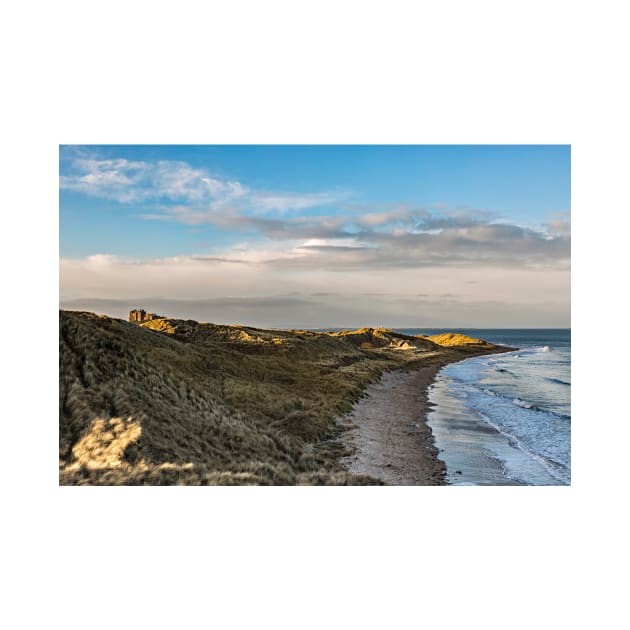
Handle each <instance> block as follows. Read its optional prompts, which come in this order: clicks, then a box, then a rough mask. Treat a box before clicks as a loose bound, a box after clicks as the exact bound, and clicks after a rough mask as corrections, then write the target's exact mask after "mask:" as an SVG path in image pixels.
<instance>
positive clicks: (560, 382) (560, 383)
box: [547, 378, 571, 387]
mask: <svg viewBox="0 0 630 630" xmlns="http://www.w3.org/2000/svg"><path fill="white" fill-rule="evenodd" d="M547 380H548V381H549V382H551V383H558V384H559V385H568V386H569V387H571V383H567V382H566V381H563V380H562V379H559V378H547Z"/></svg>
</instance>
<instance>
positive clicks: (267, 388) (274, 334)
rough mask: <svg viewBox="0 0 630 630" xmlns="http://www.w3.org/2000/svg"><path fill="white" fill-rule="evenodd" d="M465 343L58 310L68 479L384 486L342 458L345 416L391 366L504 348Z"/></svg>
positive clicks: (62, 441)
mask: <svg viewBox="0 0 630 630" xmlns="http://www.w3.org/2000/svg"><path fill="white" fill-rule="evenodd" d="M460 341H462V343H463V344H464V345H460V346H457V347H442V346H440V345H437V344H435V343H433V342H432V341H431V340H429V339H427V338H422V337H409V336H406V335H401V334H396V333H392V332H391V331H386V330H383V329H375V330H374V329H361V330H359V331H346V332H343V333H312V332H306V331H265V330H258V329H254V328H245V327H239V326H216V325H213V324H199V323H197V322H192V321H182V320H171V319H160V320H155V321H151V322H147V323H145V324H142V325H136V324H130V323H127V322H124V321H121V320H118V319H112V318H109V317H104V316H97V315H94V314H92V313H77V312H67V311H61V312H60V316H59V344H60V390H59V414H60V424H59V459H60V483H61V484H108V485H109V484H134V485H135V484H153V485H157V484H176V483H180V484H195V485H196V484H239V485H240V484H283V485H285V484H296V483H298V484H364V483H378V481H377V480H374V479H371V478H369V477H362V476H356V475H351V474H349V473H347V472H345V471H344V470H343V469H342V468H341V467H340V466H339V464H338V463H337V457H338V456H339V455H340V449H341V446H340V442H339V441H338V440H337V439H336V438H337V437H338V432H339V431H340V429H339V427H338V425H337V423H336V422H335V418H336V417H337V416H339V414H343V413H346V412H348V411H350V409H351V408H352V404H353V403H354V402H355V401H356V400H357V399H358V398H359V397H360V396H361V393H362V391H363V389H364V388H365V386H366V385H367V384H368V383H369V382H371V381H372V380H374V379H376V378H378V376H379V375H380V374H381V372H382V371H383V370H387V369H394V368H398V367H405V368H412V367H414V366H417V365H424V364H428V363H434V362H444V361H452V360H457V359H460V358H464V357H465V356H467V355H468V354H471V353H472V354H479V353H481V352H484V353H485V352H492V351H496V350H497V348H495V347H494V346H491V345H489V344H485V343H482V344H477V343H472V344H471V345H465V340H460ZM471 341H472V340H471ZM475 341H476V340H475Z"/></svg>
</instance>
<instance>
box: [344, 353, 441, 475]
mask: <svg viewBox="0 0 630 630" xmlns="http://www.w3.org/2000/svg"><path fill="white" fill-rule="evenodd" d="M441 367H442V365H441V364H434V365H429V366H426V367H422V368H419V369H417V370H413V371H411V372H406V371H402V370H395V371H391V372H386V373H385V374H383V376H382V377H381V378H380V380H379V381H377V382H376V383H373V384H371V385H369V386H368V387H367V389H366V391H365V395H364V397H363V398H362V399H361V400H360V401H359V402H358V403H356V405H355V406H354V409H353V410H352V412H351V414H349V415H348V416H347V417H346V418H345V419H344V423H346V425H347V426H348V427H349V430H348V431H347V433H346V435H345V440H346V444H347V446H349V447H350V448H351V449H353V450H354V452H353V454H352V455H351V456H349V457H346V458H343V459H342V460H341V461H342V464H343V465H344V466H346V467H347V469H348V470H349V471H350V472H352V473H356V474H365V475H371V476H374V477H378V478H379V479H382V480H383V481H385V482H386V483H388V484H393V485H423V486H436V485H444V484H445V483H446V482H445V474H446V466H445V465H444V463H443V462H442V461H440V460H439V459H438V458H437V455H438V450H437V448H436V447H435V445H434V442H433V435H432V433H431V429H430V428H429V426H428V425H427V424H426V420H425V418H426V411H427V406H428V404H429V403H428V399H427V388H428V386H429V385H430V384H431V382H432V381H433V379H434V378H435V375H436V374H437V373H438V371H439V370H440V368H441Z"/></svg>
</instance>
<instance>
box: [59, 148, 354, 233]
mask: <svg viewBox="0 0 630 630" xmlns="http://www.w3.org/2000/svg"><path fill="white" fill-rule="evenodd" d="M59 187H60V188H61V189H62V190H73V191H77V192H81V193H83V194H85V195H89V196H92V197H100V198H103V199H111V200H114V201H118V202H121V203H134V202H146V201H154V202H171V203H172V202H175V203H180V204H181V203H187V204H199V205H200V206H201V209H199V208H197V209H191V210H189V213H188V215H186V214H185V213H184V212H183V211H182V206H179V207H176V208H169V207H168V206H167V207H164V208H163V213H162V214H157V213H153V214H151V215H146V216H147V217H150V218H172V217H173V216H174V217H175V218H179V219H181V220H182V221H185V222H202V221H201V219H202V217H203V215H204V212H210V213H212V212H217V211H223V210H225V209H226V208H239V209H241V210H248V211H252V212H254V213H256V212H259V213H266V212H270V211H276V212H280V213H285V212H288V211H290V210H303V209H305V208H312V207H316V206H322V205H326V204H330V203H334V202H335V201H338V200H339V199H341V198H343V197H344V195H343V194H337V193H336V194H332V193H328V192H324V193H304V194H301V193H290V192H289V193H287V192H278V191H265V190H254V189H250V188H249V187H247V186H245V185H244V184H242V183H241V182H238V181H233V180H230V179H226V178H222V177H219V176H216V175H212V174H211V173H209V172H208V171H206V170H205V169H202V168H195V167H192V166H190V165H189V164H187V163H185V162H178V161H170V160H160V161H157V162H133V161H129V160H125V159H102V160H100V159H85V158H78V159H74V160H73V161H72V172H71V174H66V175H62V176H61V177H60V178H59Z"/></svg>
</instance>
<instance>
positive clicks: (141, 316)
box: [129, 308, 164, 322]
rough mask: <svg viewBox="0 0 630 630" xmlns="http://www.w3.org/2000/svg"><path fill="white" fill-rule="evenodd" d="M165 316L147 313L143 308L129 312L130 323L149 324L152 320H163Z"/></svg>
mask: <svg viewBox="0 0 630 630" xmlns="http://www.w3.org/2000/svg"><path fill="white" fill-rule="evenodd" d="M163 317H164V315H157V314H156V313H147V312H146V311H145V310H144V309H142V308H136V309H134V310H133V311H129V321H130V322H148V321H150V320H152V319H162V318H163Z"/></svg>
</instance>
